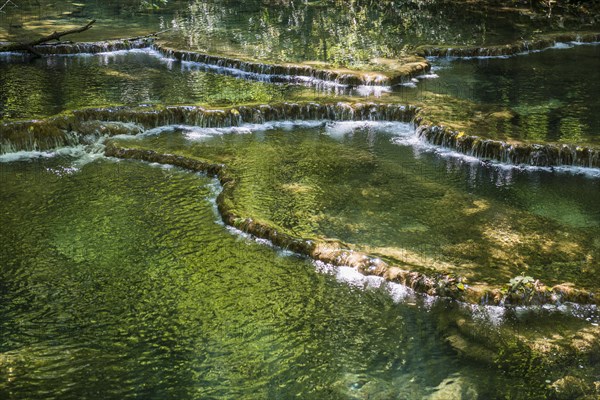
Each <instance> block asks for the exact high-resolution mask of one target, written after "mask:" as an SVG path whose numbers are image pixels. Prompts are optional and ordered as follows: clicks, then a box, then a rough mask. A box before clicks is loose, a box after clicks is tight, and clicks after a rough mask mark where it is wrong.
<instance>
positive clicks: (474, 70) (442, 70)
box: [419, 45, 600, 146]
mask: <svg viewBox="0 0 600 400" xmlns="http://www.w3.org/2000/svg"><path fill="white" fill-rule="evenodd" d="M565 46H567V47H568V45H565ZM565 46H563V47H565ZM434 65H435V67H434V69H435V73H436V74H437V75H438V76H439V79H434V80H424V81H422V82H421V83H420V84H419V88H420V90H423V91H431V92H435V93H441V94H448V95H451V96H453V97H456V98H460V99H465V100H469V101H472V102H474V103H476V104H478V105H480V106H483V107H488V111H489V112H493V111H496V112H498V111H505V115H506V117H505V118H504V120H503V121H502V122H501V123H499V124H498V126H494V127H492V129H491V132H485V133H486V134H488V135H491V136H492V137H506V138H514V139H521V140H530V141H535V142H540V141H541V142H544V141H551V142H568V143H591V144H594V145H596V146H598V145H600V115H599V114H598V112H597V110H598V109H599V108H600V100H599V97H598V93H600V46H598V45H583V46H581V45H580V46H574V47H572V48H567V49H565V48H557V49H549V50H545V51H542V52H537V53H531V54H528V55H519V56H514V57H508V58H488V59H451V60H448V59H438V60H435V61H434Z"/></svg>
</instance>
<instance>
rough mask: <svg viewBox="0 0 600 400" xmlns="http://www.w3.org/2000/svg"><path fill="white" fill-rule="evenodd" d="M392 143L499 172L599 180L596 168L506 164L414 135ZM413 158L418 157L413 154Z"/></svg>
mask: <svg viewBox="0 0 600 400" xmlns="http://www.w3.org/2000/svg"><path fill="white" fill-rule="evenodd" d="M392 143H394V144H397V145H401V146H410V147H413V148H414V149H415V151H416V152H421V153H434V154H436V155H438V156H440V157H443V158H453V159H459V160H461V161H463V162H466V163H469V164H473V165H484V166H488V167H493V168H495V169H497V170H499V171H531V172H547V173H565V174H572V175H583V176H585V177H588V178H594V179H596V178H600V169H598V168H586V167H578V166H571V165H563V166H554V167H543V166H535V165H525V164H507V163H503V162H500V161H496V160H488V159H481V158H478V157H475V156H472V155H468V154H463V153H460V152H458V151H456V150H452V149H449V148H446V147H442V146H437V145H434V144H431V143H428V142H426V141H424V140H421V139H420V138H419V137H417V136H416V135H412V136H406V137H395V138H392ZM415 156H418V155H417V154H415Z"/></svg>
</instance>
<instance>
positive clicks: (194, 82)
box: [0, 51, 325, 119]
mask: <svg viewBox="0 0 600 400" xmlns="http://www.w3.org/2000/svg"><path fill="white" fill-rule="evenodd" d="M307 95H310V96H311V97H314V98H316V99H318V98H319V97H320V96H325V95H320V94H318V93H315V92H314V90H309V89H306V88H304V87H301V86H291V85H269V84H266V83H262V82H255V81H245V80H241V79H235V78H233V77H227V76H223V75H216V74H212V73H206V72H202V71H194V70H189V69H187V70H186V69H185V68H183V69H182V66H181V64H180V63H171V62H169V61H168V60H165V59H160V58H159V57H158V56H152V55H150V54H148V52H142V51H139V52H130V53H127V52H117V53H106V54H103V55H95V56H89V55H88V56H75V57H48V58H44V59H40V60H36V61H34V62H31V63H30V62H27V61H22V60H19V58H18V57H13V58H12V59H10V62H3V61H2V60H1V59H0V119H2V118H32V117H44V116H50V115H54V114H57V113H60V112H62V111H66V110H74V109H79V108H83V107H90V106H106V105H113V104H125V105H138V104H190V103H203V104H207V105H211V106H226V105H231V104H239V103H254V102H258V103H270V102H281V101H283V99H293V98H301V97H303V96H307Z"/></svg>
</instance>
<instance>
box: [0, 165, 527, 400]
mask: <svg viewBox="0 0 600 400" xmlns="http://www.w3.org/2000/svg"><path fill="white" fill-rule="evenodd" d="M73 163H74V159H73V158H72V157H68V156H60V157H54V158H50V159H34V160H29V161H21V162H14V163H9V164H6V163H5V164H0V165H1V166H2V174H1V177H2V191H0V200H1V201H0V210H1V212H0V216H1V217H0V218H1V225H2V227H3V228H2V230H1V231H0V240H1V243H3V245H2V247H1V248H0V259H2V260H3V262H2V264H3V268H2V269H1V270H0V277H1V279H0V282H2V283H1V285H0V296H1V298H2V301H1V302H0V315H1V318H0V321H1V322H0V324H1V329H0V361H1V363H2V368H1V369H0V394H1V395H2V397H4V398H13V399H21V398H23V399H25V398H41V397H44V398H61V399H70V398H73V399H75V398H77V399H80V398H98V397H101V398H115V399H116V398H119V399H122V398H133V397H144V398H157V399H158V398H167V397H169V398H171V397H174V398H248V399H251V398H257V399H258V398H291V397H301V398H327V399H346V398H367V397H368V398H382V399H383V398H385V399H388V398H411V399H412V398H414V399H420V398H423V397H424V396H425V397H426V396H428V395H431V394H435V392H436V391H437V390H440V387H442V388H443V387H446V386H449V388H453V389H454V390H457V388H458V389H460V390H462V391H463V392H464V393H466V394H468V393H471V394H473V393H479V394H480V395H481V396H484V398H493V397H495V396H500V395H501V393H503V392H506V389H505V388H504V387H505V386H506V382H505V378H503V376H502V375H499V374H497V373H496V372H495V371H494V370H493V369H486V368H481V367H478V366H477V367H476V366H474V365H472V364H470V363H469V362H466V361H464V360H461V359H459V358H457V356H456V354H455V352H454V351H453V350H452V349H451V347H450V346H449V345H448V344H447V343H446V342H445V340H444V338H445V336H446V335H447V333H444V329H443V326H444V323H443V321H444V320H445V318H447V315H448V313H449V312H454V313H456V312H457V311H456V310H455V311H451V310H452V307H450V306H449V305H444V304H441V305H440V306H437V307H433V308H431V306H429V307H426V305H425V304H424V303H422V302H421V301H420V300H418V299H417V300H411V301H410V302H408V303H404V302H401V303H399V304H398V303H395V302H394V300H393V298H392V297H391V296H390V295H389V294H387V291H386V290H384V288H380V289H371V290H367V291H364V290H362V289H361V288H360V285H359V287H356V286H352V285H348V284H347V283H345V282H338V281H337V280H336V279H335V275H329V274H323V273H317V272H316V271H315V265H313V264H312V263H311V262H310V261H308V260H305V259H302V258H299V257H297V256H294V255H283V256H282V255H280V254H278V252H277V251H275V250H274V249H272V248H270V247H268V246H264V245H261V244H258V243H255V242H254V241H252V240H249V239H245V238H242V237H239V236H236V235H233V234H231V233H229V232H228V230H227V229H225V227H224V226H222V225H221V224H218V223H216V220H217V219H218V216H217V215H216V214H215V211H214V208H213V205H212V203H211V201H210V199H212V198H214V196H215V190H216V187H215V184H214V181H213V180H211V179H209V178H207V177H204V176H199V175H197V174H190V173H186V172H183V171H180V170H178V169H175V168H168V167H159V166H152V165H148V164H144V163H138V162H126V161H120V162H116V161H113V160H107V159H99V160H95V161H91V162H88V163H86V164H84V165H80V166H77V167H73ZM340 276H347V275H340ZM347 279H348V278H347V277H346V278H345V280H347ZM376 286H377V285H376ZM415 301H416V304H415ZM411 304H412V305H411ZM419 304H421V305H419ZM449 307H450V308H449ZM428 310H429V311H428ZM382 321H385V323H382ZM449 382H454V384H452V383H449ZM442 383H443V384H442ZM440 384H441V385H440ZM512 384H513V386H514V387H519V386H524V385H525V383H524V382H521V380H520V379H519V378H515V379H514V381H513V383H512ZM445 390H448V388H446V389H445ZM442 393H443V392H442ZM369 396H370V397H369ZM465 398H475V397H472V396H471V397H465Z"/></svg>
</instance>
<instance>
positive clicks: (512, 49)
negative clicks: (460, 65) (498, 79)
mask: <svg viewBox="0 0 600 400" xmlns="http://www.w3.org/2000/svg"><path fill="white" fill-rule="evenodd" d="M569 42H576V43H595V42H600V33H598V32H565V33H554V34H546V35H542V36H540V37H538V38H533V39H531V40H520V41H518V42H515V43H510V44H504V45H491V46H436V45H424V46H419V47H417V49H416V53H417V54H418V55H421V56H423V57H505V56H513V55H516V54H522V53H528V52H532V51H539V50H544V49H547V48H550V47H552V46H554V45H556V44H557V43H569Z"/></svg>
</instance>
